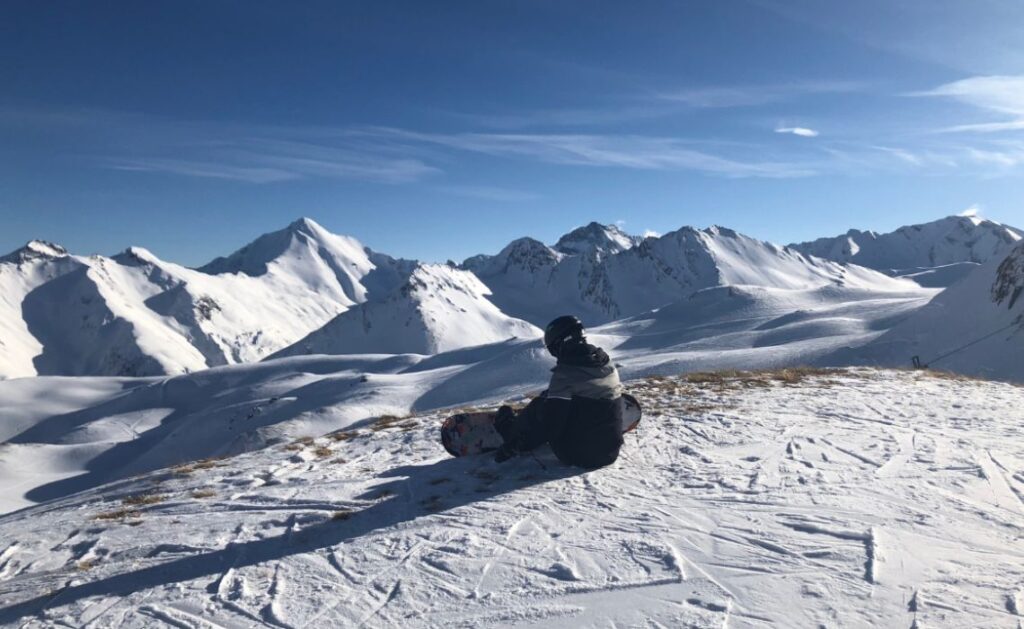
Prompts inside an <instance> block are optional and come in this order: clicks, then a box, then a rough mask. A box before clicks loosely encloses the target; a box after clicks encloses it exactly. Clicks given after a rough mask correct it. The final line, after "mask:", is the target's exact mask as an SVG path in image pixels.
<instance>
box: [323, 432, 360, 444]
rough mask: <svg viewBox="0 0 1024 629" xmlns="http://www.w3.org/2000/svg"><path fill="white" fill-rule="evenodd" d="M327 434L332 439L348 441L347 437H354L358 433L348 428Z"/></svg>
mask: <svg viewBox="0 0 1024 629" xmlns="http://www.w3.org/2000/svg"><path fill="white" fill-rule="evenodd" d="M327 436H328V437H330V438H331V439H334V440H335V441H348V440H349V439H354V438H355V437H357V436H359V435H358V434H356V433H354V432H351V431H348V430H342V431H339V432H332V433H331V434H329V435H327Z"/></svg>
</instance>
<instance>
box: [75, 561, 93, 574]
mask: <svg viewBox="0 0 1024 629" xmlns="http://www.w3.org/2000/svg"><path fill="white" fill-rule="evenodd" d="M95 566H96V562H95V561H93V560H92V559H83V560H81V561H79V562H78V563H76V564H75V570H78V571H79V572H86V571H87V570H92V569H93V567H95Z"/></svg>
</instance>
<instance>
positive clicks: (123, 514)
mask: <svg viewBox="0 0 1024 629" xmlns="http://www.w3.org/2000/svg"><path fill="white" fill-rule="evenodd" d="M139 517H142V514H141V513H139V511H138V509H116V510H114V511H106V512H104V513H100V514H97V515H94V516H93V518H92V519H93V520H124V519H127V518H139Z"/></svg>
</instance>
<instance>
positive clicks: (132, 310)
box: [0, 219, 413, 377]
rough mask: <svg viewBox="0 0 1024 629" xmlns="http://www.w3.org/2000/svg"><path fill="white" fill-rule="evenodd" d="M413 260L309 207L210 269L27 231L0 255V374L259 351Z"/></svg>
mask: <svg viewBox="0 0 1024 629" xmlns="http://www.w3.org/2000/svg"><path fill="white" fill-rule="evenodd" d="M412 266H413V265H412V263H410V262H408V261H403V260H394V259H392V258H390V257H388V256H384V255H381V254H375V253H372V252H370V251H368V250H367V249H365V248H364V247H363V246H362V245H360V244H359V243H358V242H356V241H355V240H353V239H351V238H346V237H342V236H336V235H334V234H330V233H329V232H327V231H325V230H324V229H323V228H321V227H320V226H319V225H317V224H316V223H314V222H313V221H311V220H309V219H302V220H300V221H296V222H295V223H293V224H292V225H289V226H288V227H287V228H285V229H283V230H281V231H278V232H274V233H272V234H267V235H265V236H262V237H260V238H259V239H257V240H256V241H255V242H254V243H252V244H251V245H249V246H247V247H245V248H243V249H242V250H240V251H239V252H237V253H235V254H233V255H232V256H230V257H228V258H222V259H218V260H217V261H215V262H213V263H211V264H210V265H207V266H206V267H204V269H206V271H199V270H193V269H188V268H185V267H182V266H180V265H177V264H173V263H169V262H165V261H162V260H160V259H158V258H157V257H156V256H154V255H153V254H152V253H150V252H148V251H146V250H145V249H141V248H138V247H132V248H129V249H128V250H127V251H125V252H124V253H122V254H119V255H116V256H114V257H111V258H108V257H104V256H89V257H85V256H70V255H67V253H66V252H64V250H63V249H61V248H59V247H56V246H51V245H46V246H43V245H42V244H39V243H30V245H29V246H28V247H27V248H26V249H23V250H20V251H19V252H15V253H14V254H11V255H9V256H5V257H4V259H3V260H2V261H0V289H2V293H3V295H2V297H0V300H2V301H0V330H2V331H4V332H5V334H4V335H3V341H2V343H3V344H2V345H0V376H6V377H15V376H30V375H35V374H61V375H136V376H145V375H158V374H174V373H183V372H189V371H195V370H198V369H204V368H207V367H211V366H217V365H224V364H231V363H238V362H250V361H254V360H259V359H261V358H264V357H265V356H267V355H268V354H270V353H272V352H274V351H276V350H278V349H281V348H282V347H285V346H287V345H289V344H291V343H294V342H295V341H296V340H298V339H300V338H302V337H303V336H305V335H306V334H308V333H309V332H310V331H312V330H315V329H317V328H318V327H320V326H321V325H323V324H324V323H326V322H327V321H329V320H330V319H332V318H333V317H334V316H336V315H337V314H339V313H341V312H344V311H345V310H347V309H348V308H350V307H352V306H353V305H355V304H358V303H362V302H364V301H365V300H366V299H368V298H370V297H372V296H373V295H375V294H381V295H383V294H386V293H387V292H389V291H390V290H391V289H392V288H393V287H394V286H395V285H397V284H399V283H400V282H402V281H403V280H404V278H405V277H406V276H407V274H408V273H409V272H410V271H411V268H412ZM214 272H216V274H213V273H214Z"/></svg>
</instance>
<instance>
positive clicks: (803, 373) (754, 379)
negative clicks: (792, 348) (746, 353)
mask: <svg viewBox="0 0 1024 629" xmlns="http://www.w3.org/2000/svg"><path fill="white" fill-rule="evenodd" d="M846 374H847V372H846V370H843V369H832V368H824V367H784V368H782V369H759V370H754V371H740V370H736V369H722V370H719V371H695V372H692V373H688V374H686V375H685V376H683V378H684V379H685V381H686V382H688V383H690V384H694V385H696V386H698V387H701V388H706V387H711V388H719V389H721V388H740V387H767V386H770V385H771V383H772V382H778V383H781V384H785V385H796V384H801V383H802V382H804V381H805V380H806V379H808V378H823V377H826V376H837V375H846ZM822 384H825V385H832V384H835V381H834V380H827V381H824V382H822Z"/></svg>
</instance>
